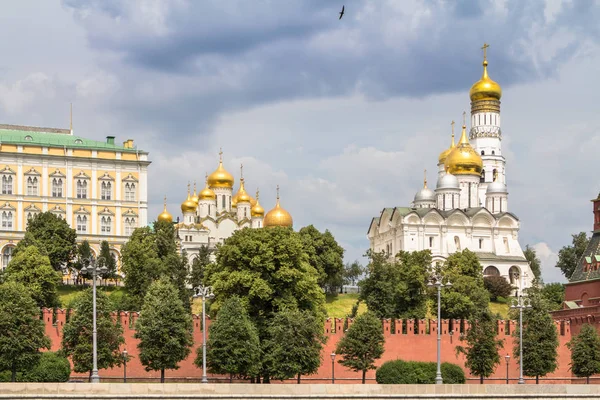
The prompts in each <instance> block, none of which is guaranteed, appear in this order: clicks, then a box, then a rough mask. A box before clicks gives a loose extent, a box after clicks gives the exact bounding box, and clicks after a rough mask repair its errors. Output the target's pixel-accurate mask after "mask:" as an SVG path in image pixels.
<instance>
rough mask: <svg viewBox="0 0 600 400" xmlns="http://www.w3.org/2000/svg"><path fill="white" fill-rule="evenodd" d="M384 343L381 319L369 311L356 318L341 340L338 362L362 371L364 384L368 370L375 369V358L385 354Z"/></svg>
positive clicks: (337, 350)
mask: <svg viewBox="0 0 600 400" xmlns="http://www.w3.org/2000/svg"><path fill="white" fill-rule="evenodd" d="M384 343H385V338H384V337H383V329H382V326H381V320H380V319H378V318H377V316H376V315H375V314H374V313H372V312H370V311H367V312H366V313H364V314H362V315H360V316H358V317H357V318H356V320H355V321H354V323H353V324H352V325H350V328H348V331H347V332H346V335H344V337H343V338H342V340H340V341H339V343H338V345H337V349H336V353H337V354H339V355H340V356H341V360H339V361H338V362H339V363H340V364H342V365H343V366H344V367H346V368H350V369H351V370H353V371H357V372H358V371H362V383H363V384H364V383H365V380H366V376H367V371H368V370H370V369H375V360H377V359H379V358H380V357H381V356H382V355H383V350H384V349H383V345H384Z"/></svg>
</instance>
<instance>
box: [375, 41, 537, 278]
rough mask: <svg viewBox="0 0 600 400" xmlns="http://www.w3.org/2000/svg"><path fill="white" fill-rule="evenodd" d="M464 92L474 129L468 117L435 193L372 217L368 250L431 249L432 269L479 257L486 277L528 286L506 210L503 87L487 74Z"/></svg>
mask: <svg viewBox="0 0 600 400" xmlns="http://www.w3.org/2000/svg"><path fill="white" fill-rule="evenodd" d="M487 47H488V45H484V46H483V50H484V56H483V76H482V77H481V79H480V80H479V81H478V82H476V83H475V84H474V85H473V86H472V87H471V90H470V92H469V95H470V98H471V129H470V131H469V135H468V137H467V127H466V116H465V114H466V113H463V126H462V133H461V136H460V140H459V141H458V144H455V142H454V121H453V122H452V142H451V145H450V147H449V148H448V149H446V150H444V151H443V152H442V153H441V154H440V156H439V160H438V177H437V184H436V187H435V190H432V189H430V188H429V187H427V177H425V182H424V185H423V188H422V189H420V190H419V191H418V192H417V194H416V195H415V197H414V201H413V203H412V205H411V207H393V208H385V209H383V211H382V212H381V214H380V216H379V217H376V218H373V220H372V221H371V225H370V227H369V231H368V237H369V240H370V244H371V250H373V251H378V252H380V251H385V252H386V253H387V254H388V255H390V256H393V255H394V254H396V253H397V252H398V251H401V250H405V251H417V250H426V249H429V250H431V252H432V254H433V262H434V264H435V263H437V262H440V263H441V262H443V261H444V260H445V259H446V258H447V257H448V255H449V254H452V253H454V252H456V251H461V250H464V249H469V250H471V251H473V252H475V253H476V254H477V256H478V257H479V261H480V263H481V265H482V267H483V274H484V276H491V275H499V276H503V277H504V278H506V279H507V280H508V281H509V282H510V283H511V284H512V285H513V286H515V287H517V288H520V289H524V288H527V287H529V286H531V281H532V280H533V273H532V272H531V268H530V267H529V263H528V261H527V260H526V259H525V256H524V254H523V250H522V249H521V245H520V244H519V241H518V234H519V219H518V218H517V217H516V215H514V214H513V213H511V212H509V211H508V190H507V188H506V168H505V167H506V160H505V158H504V156H503V155H502V146H501V145H502V130H501V129H500V98H501V96H502V89H501V88H500V85H498V84H497V83H496V82H494V81H493V80H491V79H490V77H489V76H488V72H487V65H488V62H487V59H486V49H487Z"/></svg>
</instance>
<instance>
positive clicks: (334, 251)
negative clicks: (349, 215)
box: [298, 225, 344, 294]
mask: <svg viewBox="0 0 600 400" xmlns="http://www.w3.org/2000/svg"><path fill="white" fill-rule="evenodd" d="M298 233H299V234H300V237H301V239H302V244H303V247H304V251H305V252H306V254H308V262H309V263H310V265H312V266H313V268H314V269H315V270H316V271H317V273H318V274H319V278H318V282H319V286H321V287H322V288H323V289H324V290H325V291H326V292H327V293H330V294H336V293H337V291H338V289H339V288H340V287H341V286H342V284H343V281H344V249H343V248H342V247H341V246H340V245H339V244H338V243H337V241H336V240H335V238H334V237H333V235H332V234H331V232H329V231H328V230H326V231H325V232H323V233H321V232H319V230H318V229H317V228H315V227H314V226H312V225H309V226H305V227H304V228H302V229H300V231H299V232H298Z"/></svg>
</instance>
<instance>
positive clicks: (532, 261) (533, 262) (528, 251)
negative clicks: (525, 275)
mask: <svg viewBox="0 0 600 400" xmlns="http://www.w3.org/2000/svg"><path fill="white" fill-rule="evenodd" d="M523 254H524V255H525V258H526V259H527V262H528V263H529V268H531V272H533V277H534V280H535V281H537V282H540V281H541V280H542V262H541V261H540V259H539V258H538V256H537V252H536V251H535V249H534V248H533V247H531V246H529V245H527V246H525V251H523Z"/></svg>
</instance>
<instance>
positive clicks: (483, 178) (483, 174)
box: [479, 169, 485, 182]
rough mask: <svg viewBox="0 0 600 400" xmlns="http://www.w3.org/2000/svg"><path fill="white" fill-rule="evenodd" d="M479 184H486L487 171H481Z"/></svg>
mask: <svg viewBox="0 0 600 400" xmlns="http://www.w3.org/2000/svg"><path fill="white" fill-rule="evenodd" d="M479 182H485V169H482V170H481V177H480V178H479Z"/></svg>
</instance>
